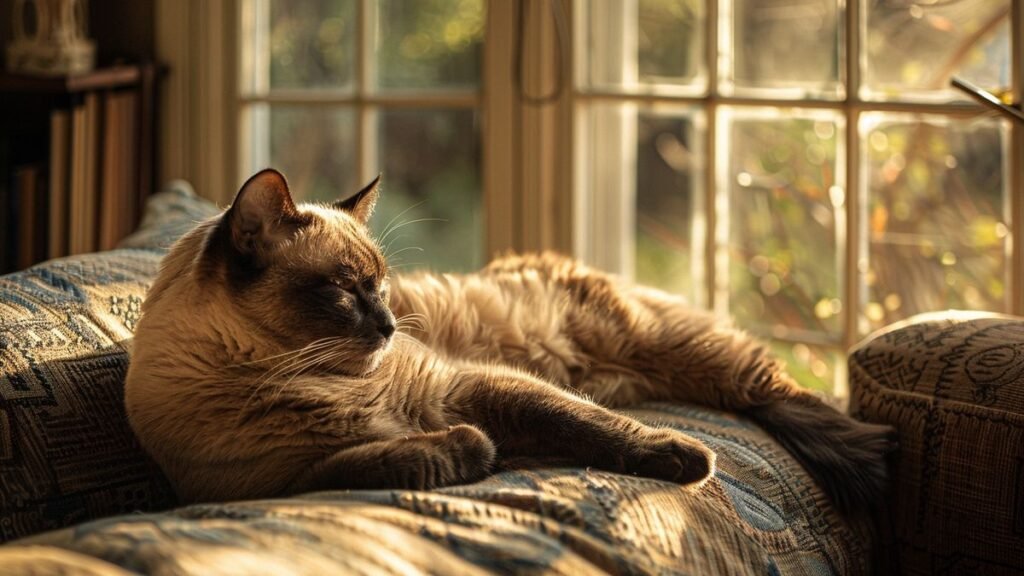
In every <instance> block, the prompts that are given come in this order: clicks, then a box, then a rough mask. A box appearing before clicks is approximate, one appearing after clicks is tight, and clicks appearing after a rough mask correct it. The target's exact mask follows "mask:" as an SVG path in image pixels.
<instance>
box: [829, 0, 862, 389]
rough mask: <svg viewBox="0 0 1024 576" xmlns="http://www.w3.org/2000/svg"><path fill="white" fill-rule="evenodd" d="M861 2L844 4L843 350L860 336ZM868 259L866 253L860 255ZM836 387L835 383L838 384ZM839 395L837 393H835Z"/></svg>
mask: <svg viewBox="0 0 1024 576" xmlns="http://www.w3.org/2000/svg"><path fill="white" fill-rule="evenodd" d="M860 18H861V12H860V0H847V2H846V38H845V46H844V48H845V66H846V67H845V73H846V102H847V106H846V109H845V112H846V114H845V116H846V142H845V146H846V182H845V183H844V187H845V204H844V207H845V212H846V238H845V239H844V242H843V244H842V245H843V247H844V249H845V250H844V251H845V254H844V255H843V262H844V269H843V276H842V278H843V291H842V295H843V309H842V310H843V348H844V352H846V351H848V350H849V349H850V348H851V347H852V346H853V345H854V344H855V343H856V342H857V337H858V335H859V330H858V326H857V323H858V318H859V316H860V305H861V298H860V294H861V275H860V273H859V271H860V267H859V262H860V259H861V256H862V255H861V248H862V246H861V242H862V240H861V229H860V221H861V218H860V216H861V212H862V210H863V206H864V205H865V203H866V202H867V198H865V197H864V195H862V194H861V191H860V175H861V170H860V161H861V158H860V107H859V106H857V105H856V103H858V102H859V101H860ZM863 256H864V258H867V254H864V255H863ZM837 384H838V383H837ZM836 393H837V394H838V395H840V396H845V394H839V393H840V391H839V390H836Z"/></svg>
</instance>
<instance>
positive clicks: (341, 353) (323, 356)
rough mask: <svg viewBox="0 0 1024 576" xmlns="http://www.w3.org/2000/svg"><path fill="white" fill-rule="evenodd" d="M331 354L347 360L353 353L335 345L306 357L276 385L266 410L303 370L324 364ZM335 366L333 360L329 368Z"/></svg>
mask: <svg viewBox="0 0 1024 576" xmlns="http://www.w3.org/2000/svg"><path fill="white" fill-rule="evenodd" d="M351 341H352V339H351V338H339V344H341V343H348V342H351ZM332 355H333V356H334V357H335V358H337V357H341V359H342V360H347V359H349V358H351V357H352V356H353V355H354V354H353V351H352V350H349V349H347V348H345V347H342V346H337V347H332V348H328V349H327V350H323V351H321V352H320V353H318V354H316V355H315V356H314V357H313V358H310V359H308V360H307V361H306V362H304V363H303V364H302V365H301V366H299V367H298V368H297V369H296V370H295V372H294V373H293V374H292V375H291V377H290V378H288V380H287V381H285V382H284V383H282V384H280V385H279V386H277V390H275V392H274V394H273V395H272V396H271V397H270V401H269V402H267V405H266V410H270V408H271V407H272V406H273V405H274V403H275V402H277V399H278V398H280V397H281V394H282V393H283V392H284V391H285V390H286V389H287V388H288V387H289V386H290V385H291V383H292V382H293V381H294V380H295V379H296V378H297V377H299V376H300V375H301V374H303V373H304V372H306V371H307V370H309V369H311V368H314V367H316V366H322V365H324V364H325V363H326V362H327V360H329V359H331V357H332ZM335 368H337V362H333V363H332V364H331V369H332V370H333V369H335Z"/></svg>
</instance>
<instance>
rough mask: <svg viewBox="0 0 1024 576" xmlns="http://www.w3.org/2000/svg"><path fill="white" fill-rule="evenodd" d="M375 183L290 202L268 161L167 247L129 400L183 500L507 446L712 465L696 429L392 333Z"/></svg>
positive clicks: (685, 473)
mask: <svg viewBox="0 0 1024 576" xmlns="http://www.w3.org/2000/svg"><path fill="white" fill-rule="evenodd" d="M377 195H378V188H377V184H376V182H375V183H373V184H371V185H370V186H368V187H367V188H365V189H364V190H362V191H360V192H359V193H358V194H356V195H355V196H353V197H352V198H351V199H349V200H348V201H345V202H340V203H336V204H334V205H330V206H325V205H301V206H296V205H295V204H294V202H293V201H292V198H291V194H290V191H289V190H288V186H287V182H286V181H285V179H284V177H283V176H282V175H281V174H280V173H278V172H276V171H273V170H265V171H262V172H259V173H257V174H256V175H254V176H253V177H252V178H250V179H249V180H248V181H247V182H246V183H245V184H244V185H243V187H242V189H241V190H240V191H239V192H238V194H237V196H236V197H235V200H234V202H233V203H232V205H231V207H230V208H229V209H228V210H227V211H225V212H224V213H223V214H222V215H221V216H218V217H215V218H213V219H210V220H208V221H206V222H203V223H201V224H199V225H198V226H197V227H196V228H195V229H194V230H193V231H191V232H189V233H188V234H186V235H185V236H184V237H183V238H182V239H180V240H179V241H178V242H177V243H176V244H175V245H174V246H173V247H172V248H171V250H170V251H169V253H168V255H167V256H166V257H165V258H164V260H163V262H162V263H161V270H160V272H159V274H158V277H157V279H156V281H155V282H154V284H153V286H152V287H151V288H150V290H149V292H148V294H147V297H146V300H145V302H144V304H143V310H142V317H141V319H140V321H139V323H138V326H137V329H136V333H135V337H134V342H133V345H132V350H133V351H132V356H131V361H130V363H129V369H128V374H127V377H126V381H125V405H126V409H127V414H128V419H129V422H130V424H131V426H132V428H133V430H134V431H135V433H136V435H137V436H138V438H139V440H140V441H141V443H142V445H143V447H144V448H145V449H146V450H147V451H148V452H149V453H150V455H152V456H153V458H154V459H155V460H156V462H157V463H158V464H159V465H160V466H161V468H162V469H163V471H164V472H165V473H166V475H167V476H168V478H169V480H170V481H171V484H172V486H173V488H174V489H175V491H176V493H177V494H178V496H179V499H180V500H181V501H182V502H185V503H190V502H200V501H220V500H227V499H239V498H260V497H275V496H284V495H289V494H295V493H299V492H305V491H311V490H322V489H342V488H353V489H354V488H412V489H429V488H434V487H439V486H445V485H449V484H455V483H467V482H473V481H476V480H479V479H482V478H484V477H485V476H487V475H488V474H489V473H490V472H491V470H492V469H493V467H494V465H495V462H496V458H497V457H499V456H500V457H501V458H517V457H520V458H526V457H530V458H533V457H543V456H550V457H554V458H560V459H564V460H566V461H569V462H573V463H576V464H578V465H580V466H593V467H596V468H601V469H605V470H611V471H616V472H623V473H633V474H639V475H643V476H649V477H653V478H658V479H662V480H668V481H672V482H676V483H679V484H682V485H699V484H701V483H703V482H704V481H706V480H707V479H708V477H709V476H710V475H711V474H712V473H713V471H714V461H715V455H714V453H713V452H712V451H710V450H709V449H708V448H707V447H705V446H704V445H703V444H702V443H701V442H699V441H697V440H695V439H693V438H690V437H688V436H686V435H684V434H682V433H679V432H676V431H673V430H670V429H663V428H654V427H650V426H646V425H644V424H641V423H640V422H638V421H636V420H633V419H631V418H628V417H626V416H623V415H620V414H617V413H615V412H612V411H610V410H608V409H607V408H604V407H601V406H599V405H597V404H596V403H594V402H592V401H590V400H587V399H585V398H583V397H582V396H580V395H579V394H575V393H572V392H570V391H566V390H563V389H561V388H559V387H557V386H553V385H551V384H550V383H548V382H546V381H544V380H542V379H540V378H538V377H537V376H535V375H533V374H531V373H529V372H528V371H526V370H523V369H520V368H516V367H513V366H508V365H502V364H498V363H496V362H493V361H472V360H464V359H461V358H458V357H457V356H456V355H444V354H439V353H437V352H435V351H433V350H431V349H430V348H429V347H428V346H426V345H425V344H424V343H422V342H420V341H419V340H417V339H415V338H413V337H412V336H409V335H408V334H405V333H403V332H402V331H399V330H398V325H397V322H396V320H395V317H394V315H393V313H392V312H391V310H390V309H389V308H388V299H389V293H390V290H389V278H388V268H387V264H386V262H385V261H384V258H383V256H382V255H381V252H380V250H379V248H378V246H377V245H376V244H375V242H374V241H373V239H372V238H371V236H370V234H369V231H368V229H367V227H366V223H367V220H368V219H369V217H370V214H371V213H372V211H373V208H374V204H375V202H376V198H377Z"/></svg>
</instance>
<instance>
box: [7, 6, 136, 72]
mask: <svg viewBox="0 0 1024 576" xmlns="http://www.w3.org/2000/svg"><path fill="white" fill-rule="evenodd" d="M13 10H14V8H13V2H8V1H2V2H0V50H3V51H5V56H4V59H3V66H6V61H7V59H6V49H7V43H8V42H10V40H11V36H12V35H13V32H12V26H11V17H12V12H13ZM155 10H156V0H92V1H91V2H89V38H91V39H92V41H93V42H95V43H96V64H97V66H106V65H108V64H111V63H112V62H114V61H116V60H125V61H128V62H138V61H140V60H153V54H154V53H155V49H154V39H155V36H154V30H153V25H154V23H153V16H154V13H155Z"/></svg>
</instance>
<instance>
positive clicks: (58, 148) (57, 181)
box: [47, 109, 71, 258]
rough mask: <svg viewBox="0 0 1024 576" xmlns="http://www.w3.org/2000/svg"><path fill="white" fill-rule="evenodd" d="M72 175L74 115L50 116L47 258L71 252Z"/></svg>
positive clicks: (59, 112) (57, 113)
mask: <svg viewBox="0 0 1024 576" xmlns="http://www.w3.org/2000/svg"><path fill="white" fill-rule="evenodd" d="M70 173H71V112H70V111H68V110H62V109H56V110H54V111H53V112H52V113H50V191H49V192H50V202H49V204H50V206H49V211H50V214H49V222H48V226H49V238H48V239H47V258H59V257H61V256H64V255H66V254H67V253H68V192H69V189H70V185H71V182H70Z"/></svg>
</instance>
